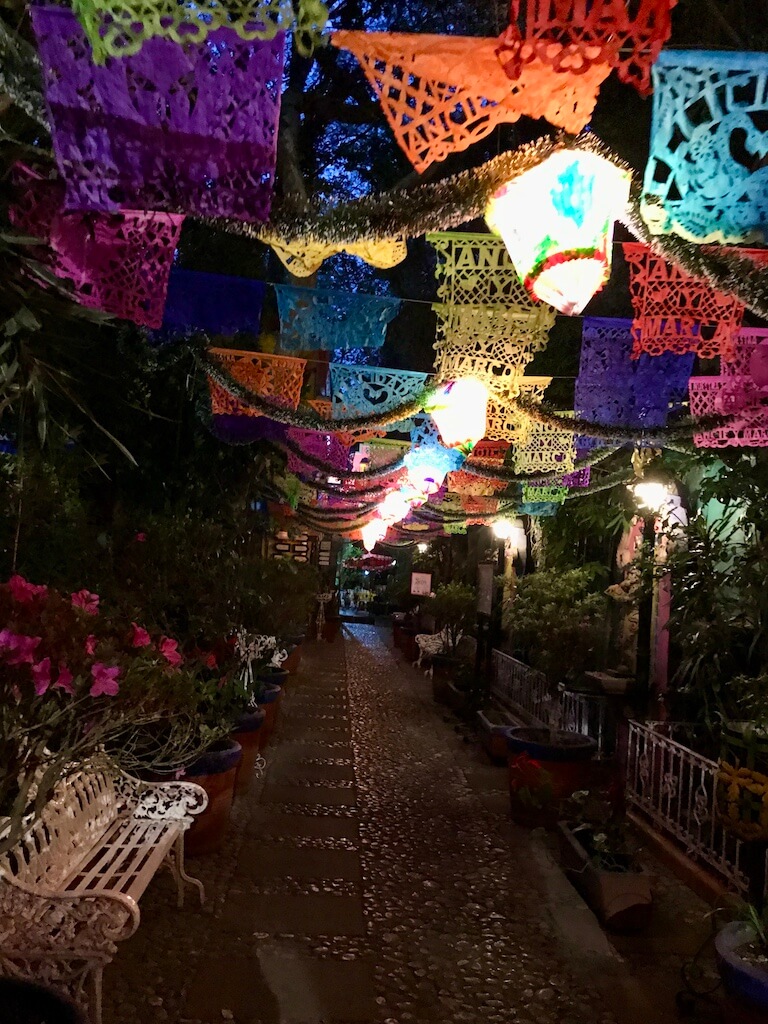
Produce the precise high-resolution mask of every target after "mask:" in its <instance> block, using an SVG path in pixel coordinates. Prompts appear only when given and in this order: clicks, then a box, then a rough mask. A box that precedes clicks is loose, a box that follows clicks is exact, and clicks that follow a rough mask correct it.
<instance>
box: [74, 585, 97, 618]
mask: <svg viewBox="0 0 768 1024" xmlns="http://www.w3.org/2000/svg"><path fill="white" fill-rule="evenodd" d="M71 596H72V607H73V608H82V609H83V611H84V612H85V613H86V615H98V614H99V595H98V594H92V593H91V592H90V590H78V592H77V593H76V594H72V595H71Z"/></svg>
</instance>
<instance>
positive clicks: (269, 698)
mask: <svg viewBox="0 0 768 1024" xmlns="http://www.w3.org/2000/svg"><path fill="white" fill-rule="evenodd" d="M236 650H237V653H238V657H239V659H240V672H241V679H242V680H243V685H244V687H245V689H246V691H247V692H248V694H249V700H250V703H251V705H255V706H257V707H259V708H260V709H261V710H262V711H263V712H264V719H263V723H262V725H261V728H260V730H259V751H262V750H263V749H264V748H265V747H266V745H267V744H268V743H269V741H270V739H271V737H272V734H273V732H274V730H275V726H276V724H277V717H278V712H279V708H280V700H281V698H282V686H281V684H282V683H283V682H284V681H285V679H286V678H287V676H288V673H287V672H286V671H285V670H284V669H283V668H282V667H281V666H282V664H283V662H284V661H285V658H286V652H285V651H284V650H281V649H280V648H279V647H278V644H277V640H276V639H275V637H273V636H266V635H265V634H263V633H248V632H246V631H245V630H240V632H239V633H238V634H237V642H236Z"/></svg>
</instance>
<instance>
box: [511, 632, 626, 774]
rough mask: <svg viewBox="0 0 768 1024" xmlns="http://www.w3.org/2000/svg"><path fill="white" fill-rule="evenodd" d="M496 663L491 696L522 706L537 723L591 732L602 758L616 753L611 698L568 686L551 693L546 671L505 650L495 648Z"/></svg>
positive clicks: (585, 733)
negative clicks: (514, 656)
mask: <svg viewBox="0 0 768 1024" xmlns="http://www.w3.org/2000/svg"><path fill="white" fill-rule="evenodd" d="M493 663H494V682H493V687H492V690H491V694H492V696H494V697H497V698H499V699H500V700H501V701H503V702H504V703H506V704H510V705H513V706H514V707H516V708H520V709H521V710H522V711H524V712H525V714H526V715H527V716H528V717H529V718H531V719H533V720H534V724H536V725H543V726H546V727H547V728H550V729H569V730H571V731H573V732H578V733H581V734H582V735H583V736H591V737H592V739H594V740H595V741H596V742H597V755H596V756H597V757H598V758H599V759H600V760H607V759H609V758H611V757H613V755H614V753H615V751H616V733H617V726H616V720H615V716H614V715H613V714H612V713H611V712H612V705H611V703H610V700H609V698H607V697H603V696H601V695H599V694H585V693H573V692H571V691H569V690H562V691H560V692H558V693H557V694H552V693H551V691H550V687H549V683H548V682H547V679H546V676H545V675H544V673H543V672H539V671H538V670H537V669H535V668H531V667H530V665H526V664H524V662H522V661H518V660H517V658H513V657H511V655H509V654H504V653H503V652H502V651H494V652H493Z"/></svg>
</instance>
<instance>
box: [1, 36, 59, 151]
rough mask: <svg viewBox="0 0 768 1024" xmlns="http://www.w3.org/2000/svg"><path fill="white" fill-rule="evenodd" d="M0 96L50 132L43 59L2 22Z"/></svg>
mask: <svg viewBox="0 0 768 1024" xmlns="http://www.w3.org/2000/svg"><path fill="white" fill-rule="evenodd" d="M0 93H7V94H8V95H9V96H10V97H11V99H12V100H13V102H14V103H15V104H16V106H17V107H19V108H20V109H21V110H23V111H24V113H25V114H26V115H27V116H28V117H31V118H32V120H33V121H36V122H37V123H38V124H39V125H41V126H42V127H43V128H45V130H46V131H49V128H48V118H47V116H46V112H45V101H44V100H43V81H42V73H41V70H40V58H39V57H38V56H37V52H36V50H35V48H34V47H33V46H30V44H29V43H28V42H26V41H25V40H24V39H22V38H21V36H19V35H17V34H16V33H15V32H13V31H12V30H11V29H9V28H8V26H7V25H5V23H4V22H3V21H2V20H0Z"/></svg>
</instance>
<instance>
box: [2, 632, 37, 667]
mask: <svg viewBox="0 0 768 1024" xmlns="http://www.w3.org/2000/svg"><path fill="white" fill-rule="evenodd" d="M41 642H42V637H40V636H24V634H23V633H14V632H12V631H11V630H10V629H1V630H0V651H5V660H6V663H7V664H8V665H31V664H32V662H33V661H34V660H35V650H36V649H37V648H38V647H39V646H40V643H41Z"/></svg>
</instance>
